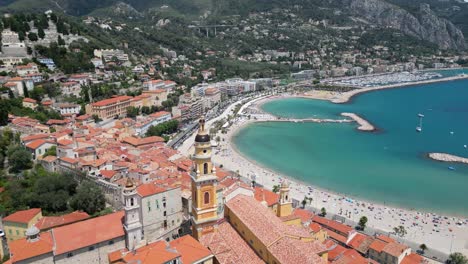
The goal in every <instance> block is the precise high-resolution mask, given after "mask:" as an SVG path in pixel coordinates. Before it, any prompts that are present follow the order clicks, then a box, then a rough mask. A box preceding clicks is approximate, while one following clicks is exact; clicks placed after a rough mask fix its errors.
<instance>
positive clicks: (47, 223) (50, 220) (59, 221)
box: [35, 211, 90, 230]
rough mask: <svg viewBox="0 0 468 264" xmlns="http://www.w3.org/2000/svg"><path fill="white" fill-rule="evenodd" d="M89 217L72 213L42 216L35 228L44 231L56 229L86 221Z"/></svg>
mask: <svg viewBox="0 0 468 264" xmlns="http://www.w3.org/2000/svg"><path fill="white" fill-rule="evenodd" d="M89 217H90V216H89V215H88V214H87V213H85V212H78V211H77V212H72V213H69V214H66V215H62V216H44V217H42V218H41V219H39V221H37V223H36V224H35V226H36V227H37V228H39V230H46V229H50V228H53V227H58V226H62V225H67V224H71V223H74V222H78V221H81V220H85V219H88V218H89Z"/></svg>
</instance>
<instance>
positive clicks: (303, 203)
mask: <svg viewBox="0 0 468 264" xmlns="http://www.w3.org/2000/svg"><path fill="white" fill-rule="evenodd" d="M301 204H302V208H305V206H306V204H307V197H304V200H302V202H301Z"/></svg>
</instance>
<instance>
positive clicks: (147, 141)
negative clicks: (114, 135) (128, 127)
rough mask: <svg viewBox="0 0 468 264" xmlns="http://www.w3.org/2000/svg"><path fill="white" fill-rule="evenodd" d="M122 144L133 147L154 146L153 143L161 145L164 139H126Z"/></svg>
mask: <svg viewBox="0 0 468 264" xmlns="http://www.w3.org/2000/svg"><path fill="white" fill-rule="evenodd" d="M122 141H123V143H128V144H130V145H132V146H134V147H138V146H143V145H148V144H154V143H161V142H164V138H162V137H157V136H153V137H145V138H136V137H126V138H124V139H123V140H122Z"/></svg>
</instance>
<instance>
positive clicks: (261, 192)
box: [254, 187, 279, 214]
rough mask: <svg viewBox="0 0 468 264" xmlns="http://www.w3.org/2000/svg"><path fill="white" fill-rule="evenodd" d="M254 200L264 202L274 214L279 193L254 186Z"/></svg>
mask: <svg viewBox="0 0 468 264" xmlns="http://www.w3.org/2000/svg"><path fill="white" fill-rule="evenodd" d="M254 197H255V200H257V201H259V202H263V201H265V202H266V205H267V206H268V208H270V209H271V210H272V211H273V212H274V213H275V214H276V213H277V212H276V210H277V205H278V200H279V194H277V193H274V192H272V191H269V190H267V189H264V188H261V187H255V188H254Z"/></svg>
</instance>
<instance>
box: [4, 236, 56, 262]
mask: <svg viewBox="0 0 468 264" xmlns="http://www.w3.org/2000/svg"><path fill="white" fill-rule="evenodd" d="M53 245H54V242H53V238H52V235H51V233H50V232H43V233H40V234H39V239H38V240H37V241H34V242H33V241H28V240H27V239H26V238H22V239H18V240H14V241H11V242H9V243H8V246H9V248H10V255H11V258H10V261H11V263H16V262H20V261H22V260H27V259H30V258H33V257H36V256H41V255H44V254H48V253H52V250H53Z"/></svg>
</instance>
